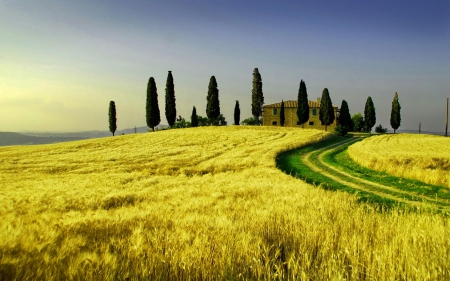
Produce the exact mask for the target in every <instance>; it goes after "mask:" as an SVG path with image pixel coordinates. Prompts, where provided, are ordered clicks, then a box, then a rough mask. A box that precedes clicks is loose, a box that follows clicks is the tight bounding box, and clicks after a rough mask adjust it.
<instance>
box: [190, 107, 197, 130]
mask: <svg viewBox="0 0 450 281" xmlns="http://www.w3.org/2000/svg"><path fill="white" fill-rule="evenodd" d="M191 127H198V118H197V109H195V106H194V107H193V108H192V115H191Z"/></svg>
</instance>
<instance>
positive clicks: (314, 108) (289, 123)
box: [262, 98, 339, 131]
mask: <svg viewBox="0 0 450 281" xmlns="http://www.w3.org/2000/svg"><path fill="white" fill-rule="evenodd" d="M308 105H309V120H308V121H307V122H306V123H305V124H304V126H303V128H305V129H319V130H324V129H325V125H322V122H320V119H319V109H320V98H318V99H317V101H308ZM297 108H298V103H297V101H296V100H288V101H285V102H284V116H285V120H284V126H285V127H300V128H301V127H302V125H301V124H300V123H299V122H298V117H297ZM333 108H334V116H335V118H334V122H333V123H332V124H330V125H328V128H327V130H328V131H334V129H335V128H336V126H337V124H338V121H337V116H338V112H339V109H338V108H337V107H336V106H333ZM280 110H281V102H277V103H272V104H266V105H263V114H262V119H263V126H280Z"/></svg>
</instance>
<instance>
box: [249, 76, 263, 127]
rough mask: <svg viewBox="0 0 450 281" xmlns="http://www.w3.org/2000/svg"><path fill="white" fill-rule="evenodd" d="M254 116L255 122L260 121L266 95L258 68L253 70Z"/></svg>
mask: <svg viewBox="0 0 450 281" xmlns="http://www.w3.org/2000/svg"><path fill="white" fill-rule="evenodd" d="M252 84H253V85H252V115H253V116H254V117H255V120H257V121H258V124H259V117H260V116H261V114H262V106H263V104H264V95H263V91H262V79H261V74H260V73H259V71H258V68H255V69H254V70H253V83H252Z"/></svg>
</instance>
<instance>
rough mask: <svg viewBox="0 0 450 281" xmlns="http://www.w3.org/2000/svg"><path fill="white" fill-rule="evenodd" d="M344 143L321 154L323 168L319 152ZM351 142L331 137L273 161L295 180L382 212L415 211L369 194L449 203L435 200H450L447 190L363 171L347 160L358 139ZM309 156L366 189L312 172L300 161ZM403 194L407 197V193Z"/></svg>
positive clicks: (331, 171) (324, 169)
mask: <svg viewBox="0 0 450 281" xmlns="http://www.w3.org/2000/svg"><path fill="white" fill-rule="evenodd" d="M345 140H348V141H349V142H348V143H345V144H343V145H342V146H338V147H337V148H336V149H332V150H331V151H330V152H327V153H325V154H324V155H323V158H322V161H323V162H325V163H326V164H327V165H324V163H322V162H321V161H320V160H319V158H318V157H319V155H320V154H321V153H323V152H324V151H323V150H320V149H322V148H325V147H327V146H331V145H334V144H337V143H339V142H342V141H345ZM351 140H352V136H347V137H339V136H333V137H332V138H330V139H327V140H325V141H323V142H320V143H316V144H313V145H310V146H307V147H303V148H300V149H296V150H292V151H287V152H284V153H282V154H280V155H278V157H277V159H276V164H277V167H278V168H279V169H281V170H282V171H283V172H285V173H287V174H290V175H292V176H294V177H297V178H299V179H302V180H304V181H306V182H307V183H310V184H313V185H315V186H319V187H321V188H324V189H326V190H332V191H344V192H349V193H351V194H355V195H356V196H357V197H358V201H360V202H368V203H372V204H376V205H378V206H381V207H382V209H390V208H392V207H398V206H401V207H403V208H406V209H415V207H411V205H409V204H406V203H404V202H401V201H397V200H394V199H391V198H387V197H383V196H380V195H377V194H375V193H372V192H371V191H373V192H376V193H384V194H386V195H388V194H389V195H390V196H393V197H396V198H399V200H400V199H406V200H409V201H417V202H424V203H431V204H434V205H435V206H436V207H437V208H439V209H442V207H448V206H449V203H446V202H442V201H437V199H444V200H450V190H448V189H447V188H445V187H442V186H436V185H431V184H426V183H423V182H420V181H417V180H411V179H405V178H399V177H395V176H391V175H389V174H387V173H384V172H378V171H374V170H371V169H367V168H364V167H362V166H360V165H359V164H357V163H356V162H354V161H353V160H352V159H351V158H350V157H349V155H348V153H347V148H348V147H349V146H350V145H351V144H353V143H354V142H355V141H358V140H356V139H355V141H351ZM309 153H311V155H310V158H309V161H310V162H312V163H313V164H314V165H315V166H316V167H318V168H320V169H321V170H323V171H326V172H327V173H329V174H332V175H333V176H337V177H339V178H340V179H343V180H345V181H347V182H350V183H353V184H357V185H359V186H361V187H363V188H364V189H365V190H360V189H357V188H353V187H351V186H348V185H346V184H343V183H341V182H338V181H335V180H333V179H331V178H329V177H327V176H326V175H323V174H322V173H320V172H316V171H314V170H312V169H311V168H309V167H308V165H306V164H305V163H304V162H303V160H302V158H303V156H305V155H306V154H309ZM329 166H333V167H335V168H337V169H339V170H341V171H343V172H345V173H347V174H349V175H351V176H354V177H357V178H360V179H364V180H367V181H370V182H372V183H375V184H381V185H384V186H388V187H390V188H392V189H394V190H392V189H390V190H388V189H385V188H382V187H379V186H376V185H372V184H368V183H367V184H366V183H363V182H361V181H359V180H358V179H354V178H351V177H348V176H346V175H342V174H340V173H338V172H336V171H334V170H333V169H331V168H330V167H329ZM402 192H403V193H402ZM406 192H407V193H408V194H406Z"/></svg>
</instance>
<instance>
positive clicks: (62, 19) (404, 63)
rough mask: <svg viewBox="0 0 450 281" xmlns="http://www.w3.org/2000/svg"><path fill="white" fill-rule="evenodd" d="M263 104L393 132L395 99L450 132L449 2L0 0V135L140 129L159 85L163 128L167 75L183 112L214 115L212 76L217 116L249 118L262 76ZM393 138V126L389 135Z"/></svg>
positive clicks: (415, 120)
mask: <svg viewBox="0 0 450 281" xmlns="http://www.w3.org/2000/svg"><path fill="white" fill-rule="evenodd" d="M254 68H258V69H259V72H260V73H261V77H262V82H263V93H264V100H265V103H266V104H270V103H275V102H280V101H281V100H296V99H297V94H298V89H299V84H300V81H301V80H302V79H303V80H304V81H305V83H306V87H307V91H308V97H309V99H310V100H316V99H317V98H318V97H321V95H322V91H323V89H324V88H328V90H329V93H330V97H331V100H332V102H333V105H334V106H338V107H340V105H341V102H342V100H346V101H347V102H348V105H349V109H350V113H351V114H352V115H353V114H355V113H356V112H361V113H363V112H364V105H365V102H366V100H367V97H368V96H371V97H372V99H373V102H374V104H375V108H376V115H377V122H376V124H377V125H378V124H381V125H382V126H383V127H387V128H388V129H391V127H390V124H389V118H390V111H391V106H392V99H393V97H394V94H395V92H398V95H399V101H400V104H401V115H402V122H401V126H400V128H399V129H400V130H401V129H403V130H418V127H419V123H421V124H422V130H423V131H434V132H442V131H444V130H445V114H446V99H447V98H449V97H450V1H447V0H444V1H440V0H437V1H435V0H423V1H422V0H421V1H415V0H407V1H403V0H401V1H396V0H377V1H362V0H352V1H350V0H333V1H331V0H329V1H324V0H317V1H301V0H299V1H284V0H278V1H275V0H273V1H269V0H260V1H245V0H239V1H236V0H229V1H217V0H209V1H181V0H161V1H151V0H147V1H143V0H142V1H140V0H128V1H122V0H108V1H106V0H105V1H96V0H87V1H86V0H77V1H72V0H39V1H33V0H26V1H24V0H0V131H11V132H21V131H43V132H45V131H47V132H74V131H87V130H105V131H106V130H108V107H109V102H110V101H111V100H113V101H115V103H116V108H117V126H118V129H119V130H121V129H125V128H134V126H137V127H139V126H145V124H146V122H145V101H146V91H147V83H148V80H149V78H150V77H154V79H155V81H156V85H157V89H158V98H159V107H160V110H161V124H167V121H166V117H165V114H164V95H165V84H166V79H167V74H168V71H172V74H173V78H174V84H175V97H176V106H177V116H178V115H181V116H182V117H184V118H186V119H187V120H190V116H191V112H192V107H193V106H195V107H196V109H197V114H199V115H202V116H206V112H205V110H206V96H207V92H208V84H209V80H210V77H211V76H212V75H214V76H215V77H216V80H217V84H218V89H219V100H220V111H221V113H222V114H223V115H224V116H225V118H226V120H227V121H228V123H229V124H231V123H232V122H233V112H234V106H235V101H236V100H239V103H240V107H241V120H243V119H244V118H247V117H250V116H251V90H252V73H253V69H254ZM391 131H392V129H391Z"/></svg>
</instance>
